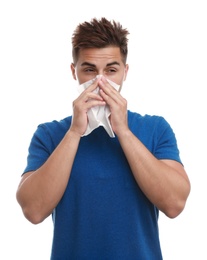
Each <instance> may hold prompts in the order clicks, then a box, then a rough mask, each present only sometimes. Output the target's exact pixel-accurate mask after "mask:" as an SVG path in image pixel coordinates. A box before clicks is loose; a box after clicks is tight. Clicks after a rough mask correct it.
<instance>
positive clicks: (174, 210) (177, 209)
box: [163, 202, 185, 219]
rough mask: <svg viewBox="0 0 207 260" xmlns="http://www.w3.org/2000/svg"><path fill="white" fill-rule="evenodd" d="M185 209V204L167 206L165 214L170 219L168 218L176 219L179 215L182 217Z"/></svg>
mask: <svg viewBox="0 0 207 260" xmlns="http://www.w3.org/2000/svg"><path fill="white" fill-rule="evenodd" d="M184 207H185V203H180V202H179V203H178V202H177V203H174V205H171V206H169V205H168V206H167V207H166V208H165V209H164V210H163V212H164V214H165V215H166V216H167V217H168V218H171V219H173V218H176V217H177V216H178V215H180V213H181V212H182V211H183V209H184Z"/></svg>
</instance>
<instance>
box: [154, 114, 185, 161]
mask: <svg viewBox="0 0 207 260" xmlns="http://www.w3.org/2000/svg"><path fill="white" fill-rule="evenodd" d="M155 140H156V145H155V151H154V155H155V157H156V158H157V159H170V160H175V161H178V162H180V163H182V162H181V159H180V153H179V149H178V145H177V140H176V136H175V133H174V132H173V129H172V127H171V126H170V124H169V123H168V122H167V121H166V120H165V119H164V118H163V117H161V118H160V121H159V124H158V126H157V131H156V133H155Z"/></svg>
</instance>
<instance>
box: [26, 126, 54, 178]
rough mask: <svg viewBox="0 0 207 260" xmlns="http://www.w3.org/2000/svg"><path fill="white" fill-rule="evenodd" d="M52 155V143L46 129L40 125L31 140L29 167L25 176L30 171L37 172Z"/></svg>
mask: <svg viewBox="0 0 207 260" xmlns="http://www.w3.org/2000/svg"><path fill="white" fill-rule="evenodd" d="M51 153H52V141H51V137H50V135H49V133H48V132H47V129H46V127H45V126H44V125H43V124H42V125H39V126H38V127H37V129H36V131H35V133H34V135H33V137H32V139H31V142H30V145H29V149H28V156H27V166H26V168H25V169H24V171H23V174H24V173H26V172H29V171H35V170H37V169H38V168H39V167H40V166H41V165H43V164H44V162H45V161H46V160H47V159H48V157H49V156H50V154H51Z"/></svg>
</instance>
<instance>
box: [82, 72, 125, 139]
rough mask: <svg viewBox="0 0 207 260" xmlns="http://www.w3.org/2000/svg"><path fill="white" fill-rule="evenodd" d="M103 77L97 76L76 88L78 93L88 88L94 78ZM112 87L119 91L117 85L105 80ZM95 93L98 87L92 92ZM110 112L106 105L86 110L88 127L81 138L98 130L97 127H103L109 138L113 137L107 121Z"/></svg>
mask: <svg viewBox="0 0 207 260" xmlns="http://www.w3.org/2000/svg"><path fill="white" fill-rule="evenodd" d="M100 77H103V76H102V75H97V76H96V77H95V78H94V79H91V80H89V81H87V82H85V83H83V84H81V85H79V86H78V91H79V93H81V92H82V91H84V90H85V89H86V88H87V87H89V86H90V85H91V84H92V83H93V82H94V81H95V79H96V78H100ZM106 80H107V81H108V82H109V83H110V85H111V86H112V87H114V88H115V89H116V90H118V89H119V87H120V86H119V85H117V84H116V83H114V82H113V81H111V80H109V79H106ZM94 92H95V93H97V94H98V93H99V87H97V88H96V89H95V90H94ZM110 114H111V112H110V109H109V106H108V105H105V106H95V107H92V108H91V109H89V110H88V112H87V115H88V125H87V129H86V131H85V133H84V134H83V136H86V135H88V134H90V133H91V132H92V131H93V130H94V129H96V128H98V127H99V126H103V127H104V129H105V130H106V132H107V133H108V134H109V136H110V137H115V135H114V132H113V130H112V127H111V124H110V121H109V116H110Z"/></svg>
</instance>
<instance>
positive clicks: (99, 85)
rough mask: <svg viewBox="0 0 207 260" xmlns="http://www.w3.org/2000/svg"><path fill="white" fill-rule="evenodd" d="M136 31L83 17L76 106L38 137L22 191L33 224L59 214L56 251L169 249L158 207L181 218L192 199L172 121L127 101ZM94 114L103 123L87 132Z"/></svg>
mask: <svg viewBox="0 0 207 260" xmlns="http://www.w3.org/2000/svg"><path fill="white" fill-rule="evenodd" d="M128 34H129V33H128V31H127V30H126V29H124V28H123V27H122V26H121V25H120V24H119V23H116V22H114V21H112V22H111V21H108V20H107V19H105V18H102V19H100V20H98V19H92V20H91V21H90V22H84V23H82V24H79V25H78V26H77V28H76V30H75V31H74V34H73V37H72V47H73V63H72V64H71V71H72V75H73V78H74V79H75V80H78V82H79V85H80V86H82V92H81V93H80V95H79V96H78V98H77V99H76V100H75V101H74V102H73V116H69V117H67V118H65V119H63V120H61V121H53V122H48V123H45V124H41V125H39V126H38V128H37V130H36V132H35V133H34V136H33V137H32V140H31V144H30V147H29V155H28V160H27V167H26V169H25V170H24V174H23V176H22V179H21V182H20V184H19V187H18V190H17V200H18V202H19V204H20V206H21V207H22V210H23V213H24V215H25V217H26V218H27V219H28V220H29V221H31V222H32V223H34V224H37V223H40V222H42V221H43V220H44V219H45V218H47V217H48V216H49V215H51V214H52V217H53V222H54V237H53V246H52V252H51V259H90V260H91V259H113V260H115V259H127V260H128V259H130V260H131V259H150V260H153V259H155V260H159V259H162V253H161V248H160V241H159V230H158V223H157V222H158V215H159V211H162V212H163V213H164V214H166V216H168V217H169V218H175V217H177V216H178V215H179V214H180V213H181V212H182V210H183V209H184V207H185V203H186V200H187V198H188V195H189V192H190V182H189V179H188V177H187V174H186V172H185V170H184V167H183V165H182V163H181V160H180V157H179V150H178V147H177V142H176V138H175V135H174V133H173V130H172V129H171V127H170V125H169V124H168V123H167V122H166V120H165V119H164V118H163V117H160V116H150V115H145V116H142V115H140V114H138V113H134V112H131V111H129V110H127V101H126V100H125V99H124V98H123V97H122V95H121V94H120V91H121V88H122V85H123V82H124V81H125V79H126V77H127V72H128V65H127V64H126V60H127V53H128V49H127V43H128V39H127V35H128ZM90 80H91V81H90ZM87 82H89V83H90V84H89V86H87V87H86V85H85V83H87ZM117 86H118V87H117ZM116 87H117V88H116ZM107 108H108V110H109V111H110V113H109V114H106V111H107ZM93 109H94V110H93ZM97 109H100V110H101V109H102V114H103V115H102V118H103V121H101V120H98V119H97V118H98V113H97ZM92 110H93V112H92V113H91V111H92ZM89 115H93V116H94V118H93V120H94V121H95V123H97V122H98V123H97V125H96V127H94V129H89V130H90V131H89V132H88V133H87V129H88V127H89V128H90V123H91V117H90V116H89ZM104 117H105V121H104ZM107 118H108V119H107ZM107 120H108V121H107ZM96 121H97V122H96ZM99 123H100V124H99ZM107 123H109V125H107ZM99 125H100V126H99ZM110 127H111V129H112V131H113V133H112V136H110V135H109V133H108V132H107V131H106V129H108V128H110ZM113 134H114V135H113Z"/></svg>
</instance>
